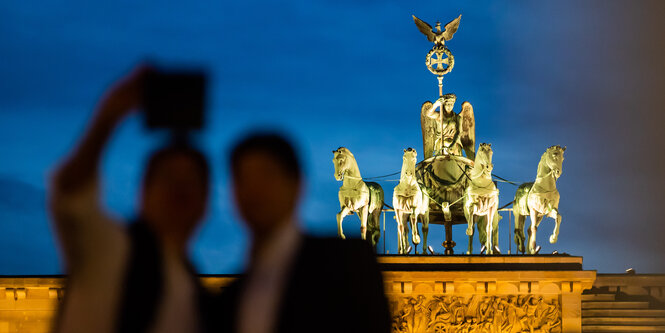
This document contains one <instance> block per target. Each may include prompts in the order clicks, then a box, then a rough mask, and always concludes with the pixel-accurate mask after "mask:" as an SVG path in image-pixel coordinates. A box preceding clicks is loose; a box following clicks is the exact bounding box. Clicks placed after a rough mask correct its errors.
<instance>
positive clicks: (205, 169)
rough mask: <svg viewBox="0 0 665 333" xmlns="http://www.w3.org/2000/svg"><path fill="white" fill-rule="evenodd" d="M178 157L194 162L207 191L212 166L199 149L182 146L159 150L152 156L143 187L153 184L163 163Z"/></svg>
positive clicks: (177, 145) (147, 166) (174, 145)
mask: <svg viewBox="0 0 665 333" xmlns="http://www.w3.org/2000/svg"><path fill="white" fill-rule="evenodd" d="M176 155H182V156H185V157H187V158H189V159H190V160H192V161H193V162H194V164H195V165H196V167H197V168H198V171H199V175H200V176H201V180H202V181H203V184H204V185H205V186H206V190H207V188H208V180H209V179H210V166H209V165H208V159H207V158H206V157H205V155H203V153H202V152H200V151H199V150H198V149H196V148H194V147H192V146H188V145H182V144H172V145H168V146H166V147H162V148H159V149H157V150H155V151H154V152H153V153H152V154H151V155H150V158H149V159H148V162H147V164H146V170H145V174H144V176H143V186H144V187H145V186H148V185H149V184H150V183H151V182H152V180H153V178H154V177H155V172H156V171H157V168H158V167H159V165H160V164H161V163H162V162H164V161H165V160H167V159H168V158H170V157H173V156H176Z"/></svg>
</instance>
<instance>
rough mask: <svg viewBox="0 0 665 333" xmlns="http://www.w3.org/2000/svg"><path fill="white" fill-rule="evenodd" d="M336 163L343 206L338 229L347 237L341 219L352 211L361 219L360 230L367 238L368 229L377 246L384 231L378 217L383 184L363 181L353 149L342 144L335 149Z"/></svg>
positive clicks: (338, 214) (336, 174)
mask: <svg viewBox="0 0 665 333" xmlns="http://www.w3.org/2000/svg"><path fill="white" fill-rule="evenodd" d="M333 154H334V157H333V164H334V165H335V179H336V180H338V181H342V186H341V187H340V188H339V205H340V206H341V210H340V212H339V213H337V233H338V235H339V237H341V238H342V239H345V238H346V237H345V236H344V232H343V230H342V220H344V217H345V216H347V215H349V214H351V213H352V212H353V213H356V214H358V218H359V219H360V234H361V237H362V239H366V235H367V231H369V236H370V241H371V243H372V245H373V246H374V247H376V244H377V243H378V242H379V237H380V235H381V232H380V227H379V221H380V217H381V209H382V208H383V188H381V185H379V184H377V183H374V182H364V181H363V180H362V176H361V175H360V170H359V169H358V163H357V162H356V159H355V157H353V154H352V153H351V151H350V150H348V149H346V148H344V147H340V148H338V149H337V150H333Z"/></svg>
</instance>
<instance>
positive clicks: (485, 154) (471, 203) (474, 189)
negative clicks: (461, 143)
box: [464, 143, 499, 254]
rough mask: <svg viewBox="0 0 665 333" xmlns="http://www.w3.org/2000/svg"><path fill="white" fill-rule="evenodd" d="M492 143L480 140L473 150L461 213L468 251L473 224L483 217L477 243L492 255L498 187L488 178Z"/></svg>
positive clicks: (471, 238) (489, 175) (470, 244)
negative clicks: (464, 219) (474, 154)
mask: <svg viewBox="0 0 665 333" xmlns="http://www.w3.org/2000/svg"><path fill="white" fill-rule="evenodd" d="M493 168H494V165H493V164H492V144H491V143H481V144H480V145H479V147H478V152H477V153H476V159H475V161H474V165H473V168H472V169H471V172H470V173H469V178H470V179H471V181H470V182H469V186H468V187H467V188H466V190H465V191H464V216H465V217H466V221H467V228H466V234H467V236H469V251H468V252H467V253H468V254H471V252H472V251H473V245H472V241H473V225H474V223H477V222H478V219H480V218H483V219H484V220H485V221H484V222H485V223H483V224H484V226H485V229H484V230H481V228H480V227H479V228H478V233H479V239H480V242H481V243H483V245H484V248H485V249H486V251H487V254H493V253H494V252H495V251H496V252H498V248H496V246H497V244H494V242H493V241H494V240H495V239H494V235H495V234H496V235H498V233H497V230H495V229H496V228H498V222H499V219H498V214H497V210H498V208H499V190H498V189H497V188H496V184H494V182H493V181H492V169H493Z"/></svg>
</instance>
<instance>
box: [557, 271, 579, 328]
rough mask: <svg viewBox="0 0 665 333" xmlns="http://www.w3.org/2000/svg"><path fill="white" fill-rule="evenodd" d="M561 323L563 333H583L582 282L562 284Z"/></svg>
mask: <svg viewBox="0 0 665 333" xmlns="http://www.w3.org/2000/svg"><path fill="white" fill-rule="evenodd" d="M561 322H562V326H561V330H562V332H563V333H567V332H582V287H581V284H580V282H568V283H562V286H561Z"/></svg>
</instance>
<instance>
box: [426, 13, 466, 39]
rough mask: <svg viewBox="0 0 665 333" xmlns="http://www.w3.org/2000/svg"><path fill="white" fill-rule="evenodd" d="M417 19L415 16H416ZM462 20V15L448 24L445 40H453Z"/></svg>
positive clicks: (444, 35) (444, 34)
mask: <svg viewBox="0 0 665 333" xmlns="http://www.w3.org/2000/svg"><path fill="white" fill-rule="evenodd" d="M414 18H415V16H414ZM461 18H462V15H460V16H458V17H457V18H456V19H454V20H452V21H450V22H448V24H446V27H445V28H446V30H445V31H444V32H443V39H445V40H451V39H453V35H454V34H455V33H456V32H457V28H459V20H460V19H461ZM416 24H417V23H416Z"/></svg>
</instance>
